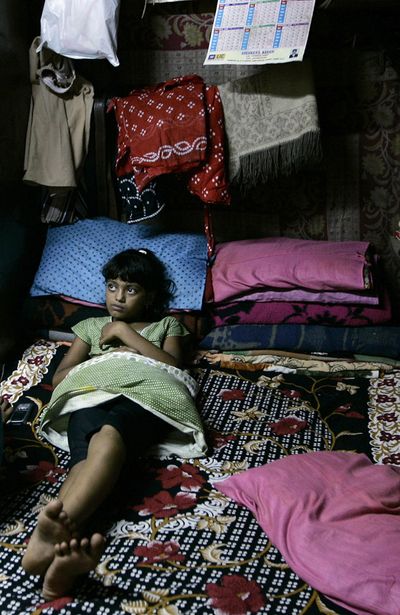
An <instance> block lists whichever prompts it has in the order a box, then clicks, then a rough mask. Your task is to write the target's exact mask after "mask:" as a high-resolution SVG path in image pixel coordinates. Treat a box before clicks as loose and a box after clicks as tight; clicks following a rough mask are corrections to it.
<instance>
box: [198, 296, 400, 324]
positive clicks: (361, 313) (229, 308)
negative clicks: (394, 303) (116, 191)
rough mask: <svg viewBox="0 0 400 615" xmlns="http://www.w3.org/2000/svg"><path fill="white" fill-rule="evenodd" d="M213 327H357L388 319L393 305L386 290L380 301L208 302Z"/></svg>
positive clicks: (389, 320)
mask: <svg viewBox="0 0 400 615" xmlns="http://www.w3.org/2000/svg"><path fill="white" fill-rule="evenodd" d="M208 313H209V316H210V319H211V321H212V323H213V326H214V327H220V326H222V325H235V324H252V325H255V324H267V325H276V324H285V323H286V324H292V323H294V324H300V325H332V326H346V327H359V326H362V325H382V324H384V323H388V322H391V319H392V308H391V303H390V299H389V294H388V292H387V291H386V290H385V291H384V293H383V298H382V303H381V305H360V304H354V305H350V304H343V305H337V304H335V305H331V304H329V303H304V302H295V301H263V302H258V301H238V302H236V303H234V302H232V303H226V304H221V305H213V306H209V309H208Z"/></svg>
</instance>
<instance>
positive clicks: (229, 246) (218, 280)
mask: <svg viewBox="0 0 400 615" xmlns="http://www.w3.org/2000/svg"><path fill="white" fill-rule="evenodd" d="M369 249H370V244H369V243H368V242H366V241H314V240H307V239H295V238H290V237H267V238H261V239H244V240H240V241H231V242H226V243H221V244H219V245H217V248H216V252H215V261H214V263H213V266H212V269H211V277H212V289H213V295H214V301H215V302H222V301H226V300H228V299H233V298H235V297H238V296H241V295H245V294H248V293H249V292H251V293H254V292H256V291H258V290H264V289H266V288H276V289H280V290H281V289H294V288H299V287H300V288H304V289H308V290H314V291H318V292H321V291H332V290H335V291H337V290H342V291H343V290H344V291H349V290H350V291H354V290H355V291H361V290H366V289H371V288H372V286H373V280H372V269H371V263H370V258H369Z"/></svg>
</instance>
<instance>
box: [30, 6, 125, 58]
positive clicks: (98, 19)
mask: <svg viewBox="0 0 400 615" xmlns="http://www.w3.org/2000/svg"><path fill="white" fill-rule="evenodd" d="M119 6H120V0H45V3H44V7H43V12H42V17H41V20H40V38H41V45H40V49H41V48H42V46H46V47H50V49H52V50H53V51H56V52H57V53H59V54H61V55H63V56H66V57H68V58H75V59H100V58H107V60H108V61H109V62H110V63H111V64H112V65H113V66H118V65H119V60H118V58H117V29H118V17H119ZM40 49H38V51H40Z"/></svg>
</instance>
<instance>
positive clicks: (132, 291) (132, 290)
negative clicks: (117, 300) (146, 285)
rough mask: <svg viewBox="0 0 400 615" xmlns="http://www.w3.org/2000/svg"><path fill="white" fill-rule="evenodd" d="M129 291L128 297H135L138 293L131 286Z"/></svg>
mask: <svg viewBox="0 0 400 615" xmlns="http://www.w3.org/2000/svg"><path fill="white" fill-rule="evenodd" d="M127 290H128V295H135V294H136V292H137V291H136V288H133V287H130V286H129V287H128V289H127Z"/></svg>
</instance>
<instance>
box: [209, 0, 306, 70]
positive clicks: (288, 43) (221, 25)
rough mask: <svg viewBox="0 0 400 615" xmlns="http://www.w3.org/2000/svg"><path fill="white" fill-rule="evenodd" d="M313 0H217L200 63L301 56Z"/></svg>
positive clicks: (284, 59)
mask: <svg viewBox="0 0 400 615" xmlns="http://www.w3.org/2000/svg"><path fill="white" fill-rule="evenodd" d="M314 5H315V0H253V1H252V2H246V1H245V0H218V4H217V8H216V12H215V18H214V24H213V28H212V32H211V38H210V44H209V48H208V52H207V56H206V59H205V61H204V64H268V63H279V62H296V61H301V60H302V59H303V55H304V51H305V47H306V44H307V39H308V34H309V31H310V26H311V20H312V16H313V12H314Z"/></svg>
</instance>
